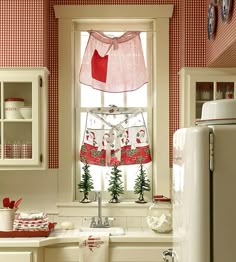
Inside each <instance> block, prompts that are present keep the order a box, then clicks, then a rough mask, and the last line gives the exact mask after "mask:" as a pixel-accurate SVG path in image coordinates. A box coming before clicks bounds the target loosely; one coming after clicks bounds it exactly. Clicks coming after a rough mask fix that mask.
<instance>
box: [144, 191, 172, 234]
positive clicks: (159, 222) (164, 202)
mask: <svg viewBox="0 0 236 262" xmlns="http://www.w3.org/2000/svg"><path fill="white" fill-rule="evenodd" d="M146 220H147V224H148V226H149V227H150V228H151V229H152V230H153V231H154V232H157V233H170V232H171V231H172V204H171V199H170V198H167V197H165V196H163V195H155V196H153V203H152V204H151V206H150V207H149V209H148V213H147V218H146Z"/></svg>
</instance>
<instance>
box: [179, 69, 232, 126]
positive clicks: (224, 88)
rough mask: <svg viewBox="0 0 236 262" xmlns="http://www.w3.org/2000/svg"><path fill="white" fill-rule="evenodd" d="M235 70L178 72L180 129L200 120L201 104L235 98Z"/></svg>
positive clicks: (185, 70) (186, 70) (189, 70)
mask: <svg viewBox="0 0 236 262" xmlns="http://www.w3.org/2000/svg"><path fill="white" fill-rule="evenodd" d="M235 72H236V69H234V68H228V69H227V68H225V69H223V68H182V69H181V70H180V127H189V126H194V125H195V122H196V120H199V119H201V114H202V107H203V104H204V103H205V102H207V101H212V100H217V99H232V98H235V90H236V73H235Z"/></svg>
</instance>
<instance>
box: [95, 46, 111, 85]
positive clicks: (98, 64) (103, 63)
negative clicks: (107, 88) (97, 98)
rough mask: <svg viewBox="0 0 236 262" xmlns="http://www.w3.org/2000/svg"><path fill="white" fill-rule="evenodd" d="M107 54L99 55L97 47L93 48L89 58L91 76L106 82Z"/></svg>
mask: <svg viewBox="0 0 236 262" xmlns="http://www.w3.org/2000/svg"><path fill="white" fill-rule="evenodd" d="M107 64H108V55H105V56H103V57H102V56H100V55H99V53H98V51H97V49H95V50H94V53H93V56H92V60H91V73H92V78H94V79H96V80H98V81H101V82H103V83H106V81H107Z"/></svg>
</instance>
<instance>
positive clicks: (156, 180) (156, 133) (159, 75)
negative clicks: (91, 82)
mask: <svg viewBox="0 0 236 262" xmlns="http://www.w3.org/2000/svg"><path fill="white" fill-rule="evenodd" d="M105 8H106V12H104V6H102V5H76V6H74V5H72V6H70V5H61V6H60V5H58V6H54V9H55V15H56V17H57V18H58V29H59V34H58V36H59V38H58V41H59V50H58V51H59V61H58V63H59V64H58V84H59V112H60V113H59V165H60V166H59V169H58V171H57V174H58V201H60V202H66V201H67V202H69V201H73V200H75V197H76V196H75V191H76V190H75V188H76V187H77V185H76V180H75V169H76V167H75V165H74V163H75V160H74V159H75V158H76V157H77V156H78V155H77V152H76V148H75V145H76V142H75V133H74V130H75V110H74V109H75V104H74V101H75V97H74V88H75V87H74V79H75V77H74V70H73V67H72V66H73V64H74V61H73V58H74V57H75V55H74V53H73V50H74V43H75V39H74V31H77V30H78V28H76V26H77V25H78V23H77V20H76V19H80V20H86V19H88V18H90V19H111V18H112V19H118V18H119V19H120V18H122V19H143V20H145V19H146V20H149V21H150V22H152V25H153V41H152V43H153V56H152V68H153V83H152V84H153V94H152V99H153V111H152V126H153V128H152V145H153V149H152V160H153V162H152V165H153V173H152V177H153V194H164V195H166V196H168V195H170V170H169V96H168V95H169V48H168V46H169V18H170V17H171V16H172V13H173V5H125V6H124V5H114V6H111V5H108V6H105ZM97 26H99V25H98V24H97ZM134 26H135V23H134ZM131 27H132V26H131ZM103 30H104V31H110V28H107V29H104V28H103ZM79 31H86V29H84V30H83V28H81V29H79ZM123 31H125V30H123ZM138 31H145V30H143V28H140V29H139V30H138ZM147 124H148V125H149V123H147Z"/></svg>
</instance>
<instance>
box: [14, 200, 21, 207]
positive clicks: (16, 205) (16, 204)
mask: <svg viewBox="0 0 236 262" xmlns="http://www.w3.org/2000/svg"><path fill="white" fill-rule="evenodd" d="M21 200H22V198H20V199H18V200H17V201H16V202H15V205H14V208H18V206H19V204H20V202H21Z"/></svg>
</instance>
